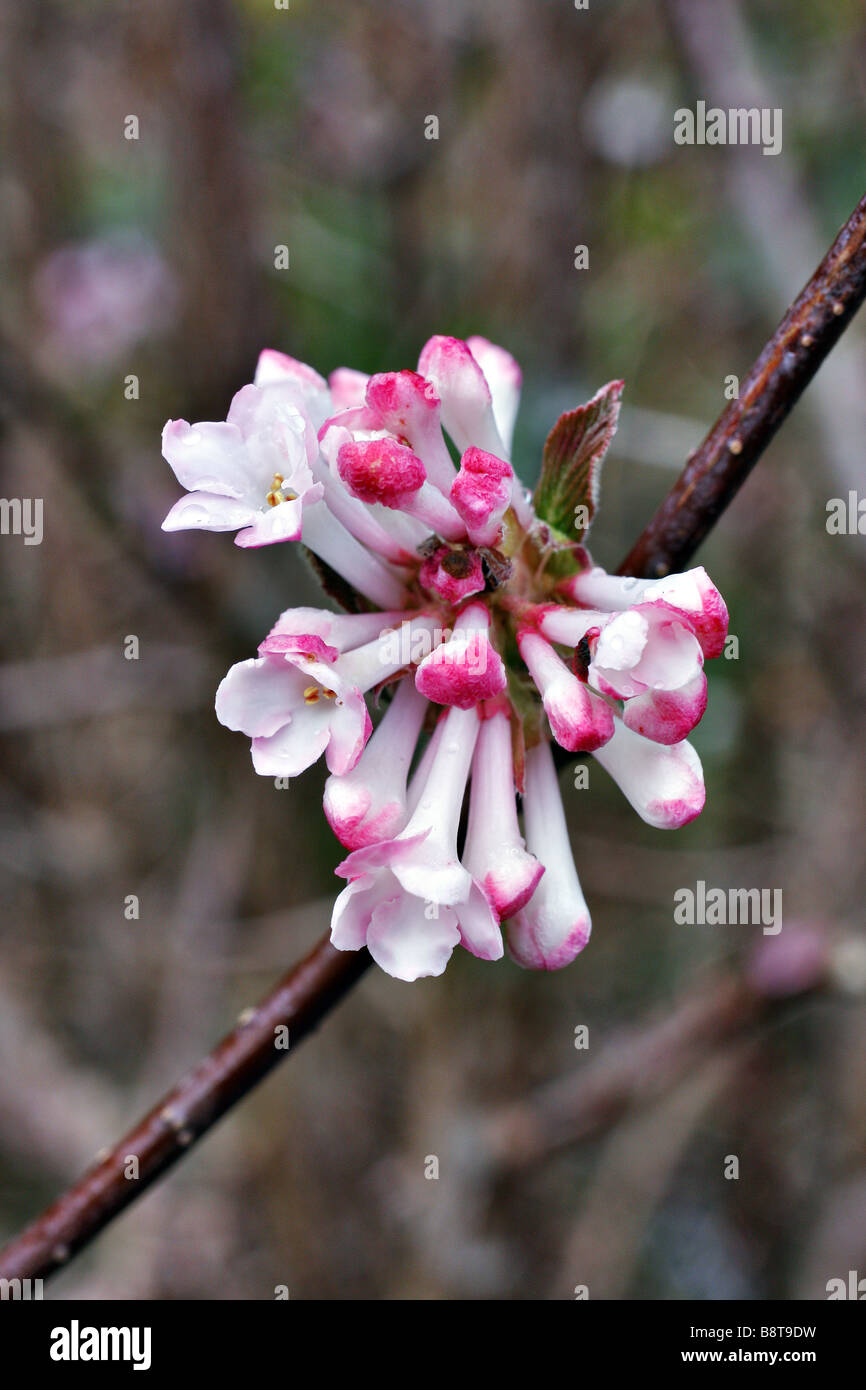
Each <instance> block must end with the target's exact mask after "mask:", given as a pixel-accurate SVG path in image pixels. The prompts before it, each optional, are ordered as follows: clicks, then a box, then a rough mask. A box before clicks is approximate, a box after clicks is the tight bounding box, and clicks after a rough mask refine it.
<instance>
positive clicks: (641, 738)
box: [163, 337, 728, 980]
mask: <svg viewBox="0 0 866 1390" xmlns="http://www.w3.org/2000/svg"><path fill="white" fill-rule="evenodd" d="M520 386H521V373H520V368H519V367H518V365H517V363H516V362H515V360H514V358H513V357H512V356H511V354H510V353H508V352H507V351H506V350H505V349H504V348H501V347H498V346H496V345H495V344H493V343H490V342H489V341H488V340H487V339H485V338H481V337H474V338H470V339H468V340H467V341H466V342H462V341H460V340H459V339H455V338H449V337H435V338H432V339H431V340H430V341H429V342H428V343H427V344H426V346H425V347H424V348H423V349H422V351H421V354H420V358H419V361H418V364H417V369H415V370H410V369H403V370H399V371H391V372H381V373H378V374H375V375H373V376H367V375H365V374H364V373H361V372H356V371H354V370H352V369H351V368H347V367H339V368H337V369H336V370H335V371H333V372H332V373H331V374H330V376H329V378H328V380H327V381H325V379H324V378H323V377H321V376H320V375H319V374H318V373H317V372H315V371H314V370H313V369H312V368H310V367H307V366H305V365H304V364H303V363H300V362H297V361H296V360H295V359H293V358H290V357H286V356H284V355H283V354H281V353H276V352H270V351H267V352H264V353H262V355H261V357H260V359H259V364H258V367H257V370H256V376H255V381H254V382H253V383H252V384H251V385H249V386H246V387H244V388H243V389H242V390H241V391H240V392H239V393H238V395H237V396H236V397H235V398H234V401H233V402H232V404H231V407H230V409H229V413H228V416H227V419H226V420H225V421H220V422H215V423H202V424H193V425H190V424H187V423H186V422H185V421H170V422H169V424H168V425H167V426H166V429H165V433H164V436H163V440H164V445H163V447H164V453H165V457H166V458H167V460H168V462H169V463H170V464H171V466H172V468H173V469H174V472H175V474H176V476H177V478H178V481H179V482H180V483H181V484H182V486H183V487H184V488H185V489H186V494H185V496H184V497H182V498H181V499H180V501H178V502H177V503H175V505H174V506H173V507H172V509H171V511H170V512H169V515H168V517H167V518H166V521H165V526H166V528H167V529H171V530H181V529H186V528H195V529H205V530H215V531H232V530H234V531H236V532H237V535H236V542H237V544H239V545H241V546H244V547H246V546H258V545H270V544H273V543H275V542H280V541H288V540H300V541H301V542H302V544H303V545H304V546H305V547H306V548H307V549H309V550H310V551H312V552H313V553H314V554H315V555H317V556H318V557H319V558H320V559H321V560H323V561H325V563H326V565H328V566H329V567H330V568H331V569H332V570H334V571H336V573H337V574H338V575H339V576H340V577H341V578H342V579H343V580H344V581H345V582H346V584H347V586H348V588H349V590H350V591H352V590H353V591H354V592H355V594H356V595H357V596H358V599H357V604H356V605H355V606H356V609H357V611H353V612H344V613H337V612H333V611H330V610H328V609H325V608H322V609H316V608H309V607H307V608H289V609H287V610H286V611H285V612H283V613H282V614H281V615H280V616H279V618H278V619H277V621H276V622H275V624H274V626H273V628H272V630H271V632H270V633H268V635H267V636H266V637H265V638H264V640H263V641H262V642H261V644H260V646H259V649H258V653H257V654H256V655H254V656H250V657H249V658H248V659H247V660H244V661H240V662H238V663H237V664H236V665H235V666H233V667H232V668H231V670H230V671H229V672H228V674H227V675H226V677H225V679H224V680H223V681H222V683H221V685H220V687H219V690H218V692H217V700H216V711H217V716H218V718H219V719H220V720H221V722H222V723H224V724H225V725H226V726H227V727H228V728H230V729H234V730H237V731H239V732H241V733H243V734H245V735H246V736H247V737H248V738H249V739H250V741H251V752H252V759H253V765H254V767H255V769H256V771H257V772H259V773H261V774H262V775H264V776H270V777H284V776H285V777H294V776H297V775H298V774H299V773H301V772H303V771H304V770H305V769H306V768H308V767H310V766H311V765H312V764H313V763H315V762H316V761H317V760H318V758H319V757H322V756H323V757H324V759H325V762H326V764H327V767H328V771H329V773H330V776H329V777H328V779H327V782H326V784H325V792H324V809H325V814H326V816H327V819H328V821H329V824H330V825H331V827H332V829H333V831H334V833H335V835H336V836H337V837H338V839H339V840H340V841H341V842H342V844H343V845H344V846H345V847H346V849H347V851H349V852H348V854H347V857H346V858H345V859H344V860H343V862H342V863H341V864H340V865H339V867H338V869H337V873H338V874H339V875H340V876H341V877H342V878H345V879H346V880H347V882H346V886H345V887H344V888H343V890H342V892H341V893H340V894H339V896H338V898H337V900H336V903H335V906H334V913H333V918H332V932H331V939H332V941H333V944H334V945H335V946H336V947H337V948H338V949H340V950H359V949H361V948H362V947H366V948H367V949H368V950H369V951H370V953H371V954H372V956H373V957H374V959H375V960H376V961H377V962H378V963H379V965H380V966H381V967H382V968H383V969H384V970H386V971H388V972H389V973H391V974H392V975H394V976H395V977H397V978H399V979H403V980H415V979H418V978H420V977H422V976H428V975H439V974H441V973H442V971H443V970H444V969H445V966H446V964H447V962H448V960H449V959H450V957H451V955H452V953H453V951H454V949H455V947H456V946H458V945H462V946H463V947H464V948H465V949H466V950H467V951H468V952H470V953H471V954H473V955H475V956H476V957H478V958H480V959H483V960H496V959H498V958H499V957H501V956H502V954H503V951H504V949H505V946H506V945H507V948H508V951H509V954H510V955H511V957H512V958H513V959H514V960H515V961H517V962H518V963H519V964H520V965H522V966H524V967H527V968H531V969H545V970H554V969H559V968H560V967H561V966H564V965H566V964H567V963H568V962H569V961H571V960H572V959H573V958H574V957H575V956H576V955H577V954H578V952H579V951H581V950H582V949H583V947H584V946H585V945H586V943H587V941H588V939H589V935H590V917H589V912H588V909H587V905H586V902H585V900H584V897H583V893H582V891H581V887H580V882H579V879H578V875H577V870H576V867H575V864H574V860H573V857H572V853H571V847H570V841H569V833H568V826H567V822H566V815H565V808H564V806H563V802H562V798H561V795H560V791H559V784H558V779H557V771H556V761H555V759H554V751H553V750H554V749H555V747H556V746H558V747H559V748H560V749H561V750H563V756H564V755H565V754H573V753H583V754H591V755H592V756H593V757H594V758H595V759H596V760H597V762H598V763H599V764H600V765H601V767H602V768H603V769H604V771H605V772H606V773H607V774H608V775H609V776H610V777H612V778H613V780H614V781H615V782H616V783H617V785H618V786H619V788H620V789H621V791H622V793H623V795H624V797H625V798H626V799H627V801H628V802H629V803H630V804H631V806H632V807H633V808H634V809H635V811H637V813H638V815H639V816H641V817H642V819H643V820H644V821H646V823H647V824H649V825H651V826H654V827H656V828H659V829H674V828H677V827H679V826H683V825H685V824H687V823H688V822H689V821H690V820H692V819H694V817H695V816H697V815H698V814H699V813H700V811H701V809H702V808H703V805H704V799H705V788H704V780H703V773H702V769H701V764H700V760H699V758H698V754H697V752H696V751H695V749H694V748H693V746H692V744H691V743H690V742H689V741H688V737H689V735H690V734H691V732H692V730H693V729H694V727H695V726H696V725H697V724H698V722H699V721H700V719H701V717H702V715H703V713H704V709H705V707H706V702H707V679H706V672H705V662H706V661H707V660H709V659H711V658H713V657H716V656H718V655H720V654H721V652H722V650H723V647H724V640H725V636H726V633H727V621H728V615H727V609H726V608H725V604H724V601H723V599H722V597H721V595H720V594H719V592H718V590H717V589H716V588H715V586H714V585H713V583H712V581H711V580H710V579H709V576H708V575H707V574H706V572H705V571H704V570H703V569H702V568H696V569H693V570H690V571H688V572H687V573H684V574H674V575H667V576H666V577H664V578H663V579H656V580H641V579H632V578H626V577H621V576H617V575H611V574H607V573H606V572H605V571H604V570H602V569H600V568H599V567H597V566H595V565H593V562H592V560H591V558H590V556H589V553H588V552H587V550H586V549H585V547H584V545H583V544H582V542H583V531H584V530H585V527H584V526H581V528H580V530H579V531H578V532H577V533H576V534H575V533H574V524H575V518H576V516H577V514H578V513H579V512H581V511H584V512H586V513H587V515H588V516H590V518H591V516H592V514H593V513H594V510H595V505H596V500H597V491H598V468H599V466H600V463H601V458H602V456H603V454H604V451H605V449H606V448H607V445H608V444H609V442H610V437H611V436H612V434H613V430H614V428H615V425H616V416H617V412H618V408H619V398H620V394H621V390H622V384H621V383H619V382H617V383H612V384H611V385H610V386H609V387H606V388H603V390H602V391H601V392H599V393H598V395H597V396H596V397H595V398H594V399H593V401H591V402H590V403H589V404H588V405H587V406H585V407H580V408H579V409H578V410H576V411H573V412H569V413H568V414H567V415H565V416H563V417H561V420H560V421H559V422H557V425H556V426H555V427H554V430H553V431H552V432H551V435H550V438H549V439H548V442H547V445H546V446H545V456H544V460H543V464H542V471H541V477H540V480H539V484H538V486H537V488H536V491H535V493H534V494H533V496H532V497H530V496H529V494H528V493H527V492H526V491H525V490H524V488H523V486H522V484H521V482H520V479H519V477H518V475H517V473H516V472H515V469H514V467H513V464H512V461H511V447H512V439H513V431H514V422H515V417H516V414H517V408H518V403H519V399H520ZM449 440H450V447H449V442H448V441H449ZM575 499H577V502H583V503H585V505H584V506H578V505H575ZM373 715H377V723H376V727H375V730H374V727H373ZM464 809H466V810H467V812H468V814H467V816H466V817H464V814H463V813H464ZM521 815H522V824H521Z"/></svg>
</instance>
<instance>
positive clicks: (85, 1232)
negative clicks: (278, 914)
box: [0, 937, 371, 1279]
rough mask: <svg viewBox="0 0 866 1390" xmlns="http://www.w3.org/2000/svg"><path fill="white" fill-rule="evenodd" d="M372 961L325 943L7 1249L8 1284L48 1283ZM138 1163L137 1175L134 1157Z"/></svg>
mask: <svg viewBox="0 0 866 1390" xmlns="http://www.w3.org/2000/svg"><path fill="white" fill-rule="evenodd" d="M370 964H371V960H370V956H369V955H368V954H367V952H366V951H365V950H364V951H357V952H355V951H336V950H335V949H334V947H333V946H332V945H331V943H330V941H329V940H328V938H327V937H325V938H323V940H321V941H320V942H319V943H318V945H316V946H314V947H313V949H312V951H311V952H310V954H309V955H308V956H306V957H305V958H304V959H303V960H302V961H300V962H299V963H298V964H297V965H295V966H294V967H293V969H291V970H290V971H289V972H288V974H287V975H285V976H283V978H282V979H281V980H280V982H279V984H278V985H277V986H276V987H275V988H274V989H273V990H272V991H271V993H270V994H268V995H267V996H266V997H265V998H264V999H263V1000H262V1001H261V1003H259V1004H258V1005H257V1006H256V1008H254V1009H249V1010H247V1011H246V1012H245V1013H243V1014H241V1016H240V1018H239V1020H238V1024H237V1027H236V1028H235V1029H234V1030H233V1031H232V1032H231V1033H229V1034H228V1035H227V1036H226V1037H225V1038H223V1040H222V1041H221V1042H220V1043H218V1044H217V1046H216V1047H215V1048H214V1050H213V1051H212V1052H211V1053H209V1055H208V1056H207V1057H205V1058H204V1059H203V1060H202V1061H201V1062H199V1063H198V1065H197V1066H195V1067H193V1068H192V1070H191V1071H188V1072H187V1073H186V1075H185V1076H184V1077H182V1078H181V1080H180V1081H179V1082H178V1083H177V1085H176V1086H174V1087H173V1088H172V1090H170V1091H169V1092H168V1093H167V1095H165V1096H163V1098H162V1100H161V1101H159V1103H158V1104H157V1105H155V1106H154V1108H153V1109H152V1110H151V1111H150V1113H149V1114H147V1115H145V1117H144V1119H142V1120H140V1121H139V1122H138V1124H136V1125H135V1126H134V1127H133V1128H132V1129H131V1130H130V1131H129V1132H128V1133H127V1134H125V1135H124V1137H123V1138H122V1139H121V1140H120V1141H119V1142H118V1143H117V1144H115V1146H114V1148H112V1149H111V1150H110V1152H108V1153H107V1154H105V1155H104V1156H101V1157H99V1159H98V1160H97V1162H96V1163H95V1164H94V1166H93V1167H92V1168H90V1169H89V1170H88V1171H87V1172H86V1173H85V1174H84V1176H83V1177H82V1178H80V1179H79V1181H78V1182H77V1183H75V1185H74V1186H73V1187H70V1188H69V1189H68V1191H66V1192H64V1193H63V1195H62V1196H61V1197H60V1198H58V1200H57V1201H56V1202H54V1204H53V1205H52V1206H50V1207H48V1208H47V1209H46V1210H45V1211H44V1212H43V1213H42V1215H41V1216H39V1217H38V1218H37V1219H36V1220H35V1221H34V1222H33V1223H32V1225H30V1226H28V1227H27V1228H26V1230H24V1231H23V1232H22V1233H21V1235H19V1236H18V1237H17V1238H16V1239H15V1240H12V1241H11V1242H10V1243H9V1244H8V1245H7V1246H6V1247H5V1248H4V1249H3V1250H2V1251H0V1278H4V1279H15V1278H18V1279H27V1278H40V1277H45V1276H46V1275H49V1274H52V1273H53V1272H54V1271H55V1270H57V1269H59V1268H61V1266H63V1265H65V1264H66V1263H67V1261H68V1260H69V1259H71V1257H72V1256H73V1255H74V1254H75V1253H76V1251H78V1250H80V1249H81V1248H82V1246H84V1245H87V1243H88V1242H89V1241H90V1240H92V1239H93V1237H94V1236H95V1235H97V1234H98V1233H99V1231H101V1230H103V1228H104V1227H105V1226H107V1225H108V1223H109V1222H110V1221H112V1220H113V1219H114V1217H116V1216H118V1215H119V1214H120V1212H122V1211H123V1210H124V1209H125V1208H126V1207H128V1206H129V1205H130V1204H131V1203H132V1202H134V1201H135V1199H136V1197H138V1196H140V1195H141V1193H142V1192H144V1191H146V1190H147V1188H148V1187H150V1186H151V1184H152V1183H154V1182H155V1181H156V1179H157V1178H158V1177H159V1176H160V1175H161V1174H162V1173H164V1172H165V1170H166V1169H167V1168H170V1167H171V1165H172V1164H173V1163H176V1162H177V1160H178V1159H179V1158H180V1157H181V1156H182V1155H183V1154H185V1153H187V1152H188V1151H189V1149H190V1148H191V1147H192V1145H193V1144H194V1143H195V1142H196V1141H197V1140H198V1139H200V1138H201V1137H202V1135H204V1134H206V1133H207V1131H208V1130H209V1129H211V1128H212V1126H213V1125H215V1124H216V1122H217V1120H219V1119H221V1118H222V1116H223V1115H224V1114H225V1113H226V1111H227V1110H230V1109H231V1107H232V1106H233V1105H234V1104H235V1102H236V1101H238V1100H240V1099H241V1097H242V1096H245V1095H247V1094H248V1092H249V1091H251V1090H252V1089H253V1087H254V1086H255V1085H256V1083H257V1082H259V1081H261V1080H262V1078H263V1077H264V1076H266V1075H267V1073H268V1072H269V1071H270V1070H271V1068H272V1067H274V1066H276V1064H277V1063H278V1062H279V1061H280V1060H281V1059H282V1058H283V1057H285V1056H287V1055H288V1051H290V1050H291V1051H293V1050H294V1048H295V1047H296V1046H297V1044H298V1043H299V1042H300V1041H301V1040H302V1039H303V1038H305V1037H306V1035H307V1034H308V1033H310V1032H312V1030H313V1029H314V1028H315V1026H316V1024H317V1023H318V1022H319V1021H320V1019H322V1018H323V1017H324V1016H325V1014H327V1013H328V1012H329V1011H330V1009H331V1008H332V1007H333V1005H334V1004H336V1003H337V1001H338V1000H339V999H342V997H343V995H344V994H347V993H348V991H349V990H350V989H351V987H352V985H353V984H354V983H355V981H356V980H358V979H360V977H361V976H362V975H363V973H364V971H365V970H366V969H367V968H368V966H369V965H370ZM133 1155H134V1156H135V1158H137V1160H138V1176H137V1177H136V1178H130V1177H127V1173H128V1172H129V1171H131V1165H130V1162H129V1160H130V1157H132V1156H133Z"/></svg>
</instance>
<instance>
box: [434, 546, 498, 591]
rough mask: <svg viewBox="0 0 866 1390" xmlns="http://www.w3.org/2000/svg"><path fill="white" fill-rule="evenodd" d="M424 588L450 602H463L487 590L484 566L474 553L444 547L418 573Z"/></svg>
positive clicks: (478, 556)
mask: <svg viewBox="0 0 866 1390" xmlns="http://www.w3.org/2000/svg"><path fill="white" fill-rule="evenodd" d="M418 578H419V580H420V583H421V585H422V587H423V588H425V589H427V590H428V592H430V593H434V594H437V595H438V596H439V598H442V599H444V600H445V602H446V603H459V602H460V601H461V600H462V599H464V598H468V597H469V596H470V594H480V593H481V592H482V590H483V589H484V585H485V579H484V567H483V565H482V563H481V557H480V555H478V553H477V552H476V551H474V550H452V549H451V547H450V546H447V545H440V546H439V548H438V549H437V550H435V551H434V552H433V554H432V555H431V556H429V558H428V559H426V560H425V561H424V563H423V564H422V566H421V569H420V571H419V574H418Z"/></svg>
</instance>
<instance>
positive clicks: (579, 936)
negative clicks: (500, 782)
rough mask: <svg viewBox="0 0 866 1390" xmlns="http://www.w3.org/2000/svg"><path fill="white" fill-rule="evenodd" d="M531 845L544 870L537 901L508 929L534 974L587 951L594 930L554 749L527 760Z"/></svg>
mask: <svg viewBox="0 0 866 1390" xmlns="http://www.w3.org/2000/svg"><path fill="white" fill-rule="evenodd" d="M523 818H524V823H525V825H526V843H527V847H528V848H529V850H530V852H532V853H534V854H536V855H537V856H538V858H539V859H540V860H541V862H542V863H543V864H544V875H543V877H542V878H541V880H540V881H539V883H538V886H537V888H536V889H535V892H534V893H533V894H532V897H531V898H530V899H529V901H528V902H527V903H526V904H525V906H524V907H522V908H521V909H520V911H519V912H518V913H517V915H516V916H515V917H514V918H512V920H511V921H510V922H509V924H508V950H509V953H510V955H511V956H512V957H513V958H514V960H516V961H517V963H518V965H523V966H525V967H526V968H527V969H530V970H560V969H561V968H562V966H564V965H569V964H570V963H571V961H573V960H574V957H575V956H576V955H577V954H578V952H580V951H582V950H583V948H584V946H585V945H586V943H587V941H588V940H589V934H590V931H591V930H592V923H591V922H590V917H589V911H588V909H587V906H586V901H585V899H584V896H583V892H582V890H581V887H580V880H579V879H578V877H577V870H576V868H575V867H574V859H573V858H572V854H571V845H570V843H569V838H568V826H567V824H566V820H565V811H564V809H563V805H562V797H561V796H560V794H559V784H558V782H557V777H556V768H555V766H554V762H553V755H552V754H551V751H550V744H549V743H546V742H544V743H539V744H536V746H535V747H534V748H531V749H530V750H529V752H528V753H527V755H526V794H525V796H524V800H523Z"/></svg>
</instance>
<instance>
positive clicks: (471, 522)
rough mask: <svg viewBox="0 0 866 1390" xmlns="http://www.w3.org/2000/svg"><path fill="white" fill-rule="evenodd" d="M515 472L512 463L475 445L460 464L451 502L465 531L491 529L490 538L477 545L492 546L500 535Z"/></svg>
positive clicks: (486, 537)
mask: <svg viewBox="0 0 866 1390" xmlns="http://www.w3.org/2000/svg"><path fill="white" fill-rule="evenodd" d="M513 477H514V470H513V469H512V467H511V464H510V463H506V462H505V460H504V459H500V458H497V457H496V455H495V454H488V453H487V452H486V450H484V449H476V448H475V447H474V445H473V446H472V447H471V448H469V449H467V450H466V451H465V453H464V454H463V457H462V458H461V460H460V472H459V473H458V474H457V477H456V478H455V479H454V482H453V483H452V485H451V501H452V502H453V503H454V506H455V507H456V508H457V511H458V512H459V513H460V516H461V517H462V519H463V521H464V522H465V524H466V528H467V530H468V531H469V533H470V536H472V538H473V539H475V536H474V533H475V532H480V531H486V530H488V529H489V532H490V535H489V536H485V537H484V538H483V539H479V540H476V544H487V545H491V544H493V543H494V541H495V539H496V538H497V535H498V532H499V525H500V522H501V520H502V516H503V514H504V512H505V510H506V509H507V507H508V504H509V502H510V500H511V484H512V479H513Z"/></svg>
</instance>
